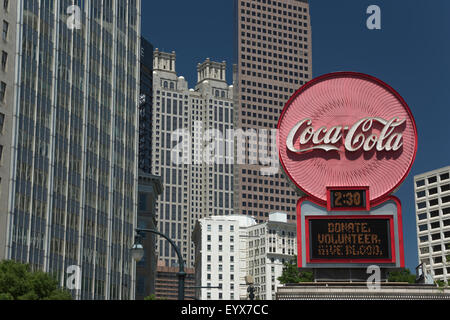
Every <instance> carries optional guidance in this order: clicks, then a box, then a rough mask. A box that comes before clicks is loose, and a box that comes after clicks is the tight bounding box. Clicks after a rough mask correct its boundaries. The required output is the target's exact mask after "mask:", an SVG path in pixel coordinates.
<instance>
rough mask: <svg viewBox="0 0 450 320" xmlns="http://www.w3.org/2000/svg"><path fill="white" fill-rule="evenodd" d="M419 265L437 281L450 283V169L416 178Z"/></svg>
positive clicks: (431, 172) (435, 171) (439, 170)
mask: <svg viewBox="0 0 450 320" xmlns="http://www.w3.org/2000/svg"><path fill="white" fill-rule="evenodd" d="M414 192H415V199H416V221H417V237H418V246H419V261H420V263H424V264H425V266H426V267H427V271H428V272H429V273H431V275H432V276H433V277H434V279H435V280H443V281H448V280H449V279H450V261H449V259H448V258H450V167H445V168H441V169H437V170H433V171H430V172H426V173H423V174H420V175H417V176H415V177H414Z"/></svg>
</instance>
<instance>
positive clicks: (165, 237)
mask: <svg viewBox="0 0 450 320" xmlns="http://www.w3.org/2000/svg"><path fill="white" fill-rule="evenodd" d="M136 232H137V233H140V232H149V233H153V234H156V235H158V236H161V237H163V238H164V239H166V240H167V241H169V243H170V244H171V245H172V247H173V248H174V249H175V252H176V253H177V256H178V261H179V263H180V272H184V260H183V257H182V255H181V252H180V249H179V248H178V246H177V245H176V243H175V242H174V241H173V240H172V239H170V238H169V237H168V236H166V235H165V234H163V233H161V232H159V231H156V230H153V229H136Z"/></svg>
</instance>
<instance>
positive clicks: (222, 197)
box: [152, 49, 233, 267]
mask: <svg viewBox="0 0 450 320" xmlns="http://www.w3.org/2000/svg"><path fill="white" fill-rule="evenodd" d="M175 61H176V55H175V53H174V52H172V53H165V52H160V51H159V50H158V49H156V50H155V52H154V59H153V70H154V72H153V106H154V117H153V138H152V147H153V149H152V173H153V174H155V175H158V176H161V177H162V178H163V184H164V190H163V193H162V195H161V198H160V201H159V204H158V209H157V214H158V219H157V220H158V226H159V231H160V232H162V233H164V234H166V235H168V236H169V237H171V238H172V239H174V240H175V241H176V243H177V244H178V246H179V247H180V248H181V253H182V255H183V258H184V260H185V262H186V264H187V266H189V267H192V266H193V264H194V249H193V245H192V241H191V234H192V231H193V228H194V226H195V222H196V221H197V220H198V219H199V218H202V217H204V216H208V215H215V214H223V215H227V214H228V215H229V214H232V213H233V179H232V177H233V165H232V162H233V161H232V160H233V153H232V152H228V153H227V152H226V143H225V139H224V138H223V137H222V138H221V133H225V132H226V131H227V130H229V129H232V128H233V87H232V86H229V85H228V84H227V82H226V78H225V68H226V64H225V63H224V62H222V63H218V62H213V61H210V60H209V59H207V60H206V61H205V62H204V63H202V64H199V65H198V66H197V71H198V82H197V85H196V87H195V89H188V84H187V82H186V80H185V79H184V77H182V76H177V73H176V69H175ZM228 149H230V148H228ZM158 253H159V258H160V259H162V260H163V261H164V262H165V263H166V266H173V265H175V264H177V263H178V259H177V257H176V254H175V250H173V248H171V246H170V244H169V243H168V242H167V241H165V240H164V239H160V240H159V244H158Z"/></svg>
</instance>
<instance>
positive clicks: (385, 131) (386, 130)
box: [286, 117, 406, 153]
mask: <svg viewBox="0 0 450 320" xmlns="http://www.w3.org/2000/svg"><path fill="white" fill-rule="evenodd" d="M405 122H406V120H405V119H403V120H400V119H399V118H397V117H393V118H392V119H390V120H385V119H382V118H377V117H366V118H363V119H361V120H359V121H357V122H356V123H355V124H354V125H352V126H351V127H350V126H333V127H331V128H327V127H326V126H322V127H320V128H318V129H317V130H314V127H313V126H312V120H311V119H304V120H302V121H300V122H298V123H297V124H296V125H295V126H294V128H292V130H291V131H290V132H289V135H288V137H287V140H286V147H287V148H288V150H289V151H291V152H294V153H304V152H308V151H312V150H324V151H327V152H328V151H339V150H340V148H339V147H338V146H336V144H337V143H339V142H342V141H344V143H343V144H344V147H345V150H347V151H349V152H355V151H358V150H360V149H362V150H364V151H371V150H373V149H376V150H377V151H397V150H399V149H400V148H401V147H402V145H403V134H402V133H395V129H396V128H399V127H400V126H401V125H403V124H404V123H405ZM374 123H379V124H381V125H383V128H382V130H381V132H380V133H379V134H377V133H371V134H368V135H367V133H368V132H370V130H371V129H373V127H374ZM358 132H359V133H358ZM297 135H298V136H299V143H300V148H299V149H298V148H295V147H294V144H295V137H296V136H297ZM311 144H312V146H309V147H307V146H308V145H311Z"/></svg>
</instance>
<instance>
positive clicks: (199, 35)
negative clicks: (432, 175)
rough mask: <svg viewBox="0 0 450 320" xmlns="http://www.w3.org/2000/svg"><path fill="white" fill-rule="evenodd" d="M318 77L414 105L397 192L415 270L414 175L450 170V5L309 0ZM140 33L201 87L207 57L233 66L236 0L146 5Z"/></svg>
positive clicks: (440, 1)
mask: <svg viewBox="0 0 450 320" xmlns="http://www.w3.org/2000/svg"><path fill="white" fill-rule="evenodd" d="M310 4H311V19H312V28H313V30H312V35H313V39H312V42H313V73H314V77H316V76H319V75H321V74H324V73H329V72H334V71H344V70H345V71H358V72H363V73H367V74H371V75H373V76H375V77H377V78H380V79H381V80H383V81H385V82H387V83H388V84H390V85H391V86H392V87H394V88H395V89H396V90H397V91H398V92H399V93H400V94H401V95H402V96H403V98H404V99H405V100H406V102H407V103H408V104H409V106H410V108H411V110H412V112H413V114H414V117H415V119H416V122H417V127H418V131H419V150H418V154H417V158H416V162H415V164H414V167H413V169H412V171H411V174H410V176H409V177H408V179H407V180H406V181H405V182H404V184H403V185H402V187H401V188H400V190H399V191H398V192H397V193H396V194H395V195H396V196H397V197H399V198H400V199H401V201H402V204H403V220H404V234H405V248H406V249H405V251H406V264H407V267H408V268H410V269H411V271H413V270H414V268H415V267H416V266H417V263H418V259H417V240H416V220H415V208H414V186H413V177H414V175H416V174H420V173H423V172H426V171H430V170H434V169H436V168H440V167H444V166H448V165H450V1H448V0H433V1H423V0H420V1H419V0H396V1H392V0H383V1H382V0H370V1H367V0H341V1H336V0H311V1H310ZM372 4H376V5H378V6H379V7H380V8H381V19H382V29H381V30H368V29H367V28H366V19H367V17H368V15H366V9H367V7H368V6H369V5H372ZM142 6H143V17H142V21H143V25H142V34H143V36H144V37H146V38H147V39H148V40H149V41H150V42H152V43H153V45H154V46H155V47H158V48H159V49H160V50H164V51H172V50H174V51H176V53H177V72H178V74H179V75H183V76H185V77H186V79H187V80H188V81H189V85H190V87H193V86H194V85H195V81H196V76H197V75H196V65H197V63H199V62H202V61H203V60H204V59H206V58H208V57H209V58H211V59H212V60H216V61H222V60H225V61H227V63H228V69H229V70H228V82H230V83H231V79H232V78H231V64H232V61H233V57H234V55H233V53H234V34H233V21H234V20H233V1H232V0H196V1H181V0H164V1H143V5H142Z"/></svg>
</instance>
